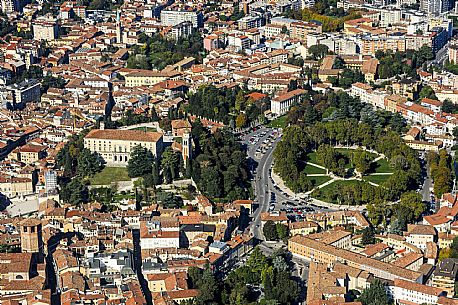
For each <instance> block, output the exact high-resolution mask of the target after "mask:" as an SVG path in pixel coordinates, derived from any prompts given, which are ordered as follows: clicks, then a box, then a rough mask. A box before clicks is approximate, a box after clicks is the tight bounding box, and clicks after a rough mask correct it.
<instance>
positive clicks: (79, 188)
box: [60, 177, 89, 205]
mask: <svg viewBox="0 0 458 305" xmlns="http://www.w3.org/2000/svg"><path fill="white" fill-rule="evenodd" d="M60 198H61V199H62V200H63V201H64V202H68V203H70V204H72V205H80V204H82V203H86V202H88V200H89V191H88V188H87V186H86V185H85V184H84V183H83V182H82V181H81V179H80V178H79V177H75V178H74V179H72V180H71V181H70V182H69V183H67V184H64V185H63V186H62V189H61V191H60Z"/></svg>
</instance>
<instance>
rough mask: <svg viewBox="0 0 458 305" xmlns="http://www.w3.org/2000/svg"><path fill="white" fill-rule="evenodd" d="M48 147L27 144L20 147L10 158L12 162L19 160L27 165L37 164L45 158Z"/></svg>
mask: <svg viewBox="0 0 458 305" xmlns="http://www.w3.org/2000/svg"><path fill="white" fill-rule="evenodd" d="M45 154H46V147H45V146H42V145H34V144H27V145H24V146H22V147H18V148H16V149H15V150H13V151H12V152H11V154H10V155H9V156H8V159H10V160H17V161H20V162H24V163H26V164H30V163H35V162H37V161H39V160H40V159H42V158H44V157H45Z"/></svg>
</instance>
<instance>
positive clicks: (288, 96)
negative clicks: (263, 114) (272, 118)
mask: <svg viewBox="0 0 458 305" xmlns="http://www.w3.org/2000/svg"><path fill="white" fill-rule="evenodd" d="M306 92H307V91H305V90H303V89H295V90H293V91H290V92H287V93H284V94H282V95H279V96H277V97H275V98H273V99H272V100H271V101H270V110H271V111H272V114H274V115H279V116H280V115H284V114H286V113H287V112H288V111H289V108H290V107H291V106H292V105H294V104H297V103H299V102H300V100H301V97H303V96H304V95H305V93H306Z"/></svg>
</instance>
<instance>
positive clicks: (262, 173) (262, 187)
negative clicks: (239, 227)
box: [250, 147, 273, 237]
mask: <svg viewBox="0 0 458 305" xmlns="http://www.w3.org/2000/svg"><path fill="white" fill-rule="evenodd" d="M272 153H273V147H271V148H270V149H269V150H268V151H267V152H266V154H264V155H263V156H262V158H261V159H260V160H259V162H258V169H257V173H256V178H255V179H256V181H255V188H256V190H255V191H256V200H257V202H258V204H259V206H258V208H257V209H256V211H255V212H254V213H253V219H252V223H251V224H250V225H251V226H252V231H253V233H254V235H255V236H256V237H262V234H261V228H260V223H261V219H260V215H261V213H262V212H267V210H268V208H269V200H270V197H269V196H270V195H269V192H268V191H269V168H270V166H271V162H272Z"/></svg>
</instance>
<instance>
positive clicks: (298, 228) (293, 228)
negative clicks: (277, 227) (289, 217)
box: [289, 221, 320, 236]
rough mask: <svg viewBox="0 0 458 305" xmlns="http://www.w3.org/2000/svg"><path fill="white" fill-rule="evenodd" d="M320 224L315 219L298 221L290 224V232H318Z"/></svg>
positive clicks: (304, 233) (294, 233)
mask: <svg viewBox="0 0 458 305" xmlns="http://www.w3.org/2000/svg"><path fill="white" fill-rule="evenodd" d="M319 228H320V226H319V225H318V224H316V223H315V222H313V221H297V222H292V223H290V224H289V233H290V234H291V236H294V235H308V234H312V233H315V232H318V230H319Z"/></svg>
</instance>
